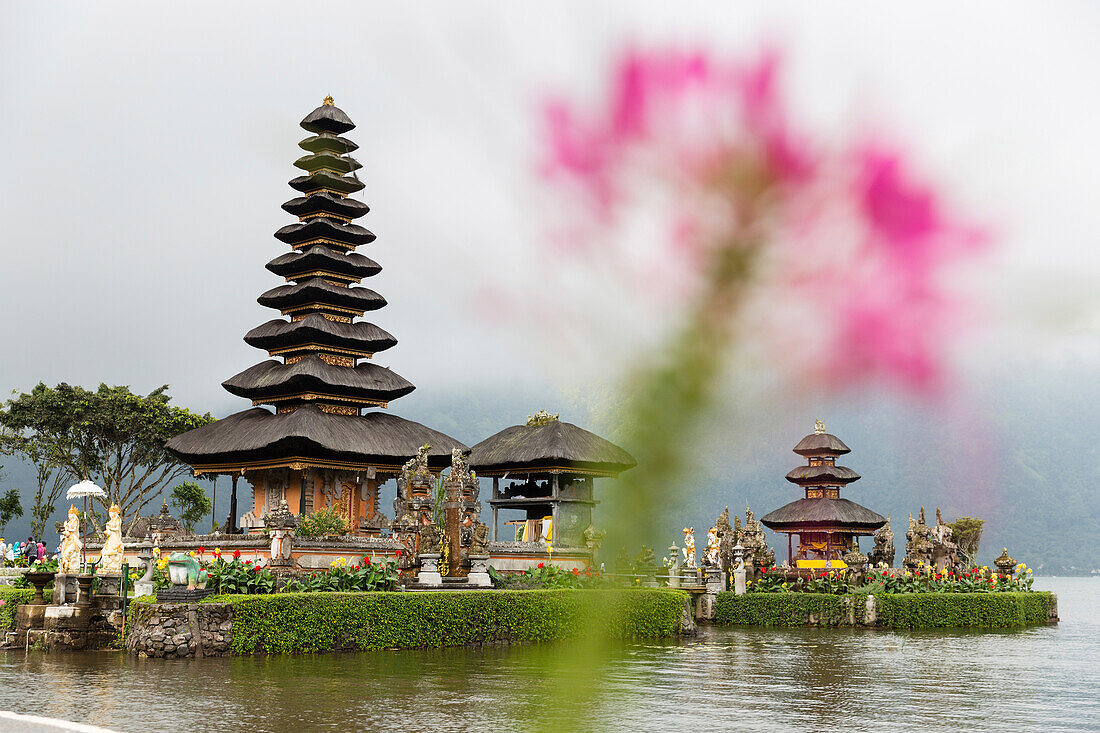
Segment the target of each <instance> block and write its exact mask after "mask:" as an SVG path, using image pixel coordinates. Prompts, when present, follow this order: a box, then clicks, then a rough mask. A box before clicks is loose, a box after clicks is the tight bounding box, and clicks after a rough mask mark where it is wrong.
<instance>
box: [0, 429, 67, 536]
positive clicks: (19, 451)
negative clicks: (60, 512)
mask: <svg viewBox="0 0 1100 733" xmlns="http://www.w3.org/2000/svg"><path fill="white" fill-rule="evenodd" d="M5 415H6V413H5V412H4V411H2V410H0V424H2V423H3V419H4V416H5ZM0 453H3V454H6V455H15V456H19V457H20V458H22V459H24V460H26V461H27V462H29V463H30V464H31V465H32V466H34V472H35V483H36V486H35V491H34V504H33V505H32V506H31V535H32V536H33V537H34V538H35V539H37V540H41V539H42V537H43V535H44V534H45V531H46V522H48V521H49V519H50V517H51V516H52V515H53V513H54V510H55V509H56V508H57V500H58V499H60V498H61V492H63V491H64V490H65V488H66V487H67V486H69V485H70V484H72V483H74V482H73V477H72V474H71V473H69V471H67V470H66V469H65V468H64V467H63V466H62V465H60V462H59V458H58V455H57V450H56V446H55V445H54V444H53V443H52V442H51V438H50V436H49V435H46V434H37V433H27V434H21V433H17V432H14V431H11V430H6V429H5V430H2V431H0Z"/></svg>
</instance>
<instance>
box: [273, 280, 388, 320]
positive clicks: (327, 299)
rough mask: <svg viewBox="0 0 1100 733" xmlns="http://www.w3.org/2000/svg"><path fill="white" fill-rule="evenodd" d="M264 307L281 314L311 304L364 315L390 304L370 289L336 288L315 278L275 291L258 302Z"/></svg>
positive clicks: (321, 308)
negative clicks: (278, 311) (276, 310)
mask: <svg viewBox="0 0 1100 733" xmlns="http://www.w3.org/2000/svg"><path fill="white" fill-rule="evenodd" d="M256 302H258V303H259V304H260V305H262V306H266V307H268V308H277V309H278V310H281V311H284V312H286V311H291V310H299V309H302V308H305V307H308V306H310V305H316V306H317V307H318V309H320V310H323V309H324V308H323V306H326V305H327V306H333V307H334V308H341V309H347V310H353V311H356V312H358V313H359V314H360V315H361V314H363V313H365V312H366V311H373V310H378V309H379V308H382V307H383V306H385V305H386V299H385V298H383V297H382V296H381V295H379V294H378V293H376V292H374V291H373V290H371V289H370V288H354V287H346V286H343V285H333V284H332V283H330V282H329V281H328V280H326V279H324V278H323V277H311V278H309V279H308V280H303V281H302V282H300V283H295V284H293V285H280V286H279V287H277V288H272V289H271V290H268V291H267V292H266V293H264V294H263V295H261V296H260V297H259V298H257V299H256Z"/></svg>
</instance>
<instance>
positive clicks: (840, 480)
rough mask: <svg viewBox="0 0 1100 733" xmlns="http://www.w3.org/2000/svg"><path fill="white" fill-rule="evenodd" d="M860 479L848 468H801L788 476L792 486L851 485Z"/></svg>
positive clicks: (792, 471)
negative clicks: (812, 484) (819, 484)
mask: <svg viewBox="0 0 1100 733" xmlns="http://www.w3.org/2000/svg"><path fill="white" fill-rule="evenodd" d="M859 479H860V476H859V474H858V473H856V472H855V471H853V470H852V469H850V468H848V467H847V466H799V467H798V468H795V469H793V470H791V471H790V473H788V474H787V480H788V481H790V482H791V483H792V484H810V483H823V484H825V483H827V484H850V483H852V482H853V481H859Z"/></svg>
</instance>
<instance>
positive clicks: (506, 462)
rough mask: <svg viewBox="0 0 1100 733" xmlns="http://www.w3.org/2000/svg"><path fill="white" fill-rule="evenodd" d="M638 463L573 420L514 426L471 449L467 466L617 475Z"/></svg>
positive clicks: (485, 470) (482, 470) (486, 471)
mask: <svg viewBox="0 0 1100 733" xmlns="http://www.w3.org/2000/svg"><path fill="white" fill-rule="evenodd" d="M636 465H637V461H635V460H634V457H633V456H631V455H630V454H629V453H627V452H626V451H625V450H623V449H622V448H620V447H619V446H617V445H615V444H614V443H612V442H611V441H609V440H605V439H603V438H601V437H600V436H598V435H596V434H595V433H591V432H589V431H587V430H585V429H584V428H579V427H577V426H576V425H573V424H572V423H567V422H562V421H560V420H551V421H550V422H548V423H546V424H544V425H513V426H512V427H510V428H505V429H504V430H501V431H500V432H499V433H497V434H496V435H493V436H490V437H488V438H486V439H485V440H483V441H481V442H480V443H478V444H477V445H475V446H474V447H473V448H471V449H470V468H473V469H475V470H477V472H478V473H479V474H481V475H484V476H492V475H502V474H505V473H514V474H523V473H539V472H553V473H558V472H575V473H585V474H590V475H594V476H616V475H618V474H619V473H621V472H622V471H625V470H627V469H628V468H633V467H634V466H636Z"/></svg>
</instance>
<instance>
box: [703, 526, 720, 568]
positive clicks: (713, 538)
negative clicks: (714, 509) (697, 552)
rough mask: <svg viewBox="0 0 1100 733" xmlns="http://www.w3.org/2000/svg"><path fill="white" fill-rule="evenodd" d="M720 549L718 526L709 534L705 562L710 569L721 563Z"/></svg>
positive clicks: (712, 528)
mask: <svg viewBox="0 0 1100 733" xmlns="http://www.w3.org/2000/svg"><path fill="white" fill-rule="evenodd" d="M719 552H720V547H719V542H718V527H717V525H716V526H714V527H711V528H710V531H708V532H707V549H706V555H705V556H704V557H705V562H706V564H707V566H708V567H712V568H716V567H718V565H719V562H720V561H721V558H720V557H719Z"/></svg>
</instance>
